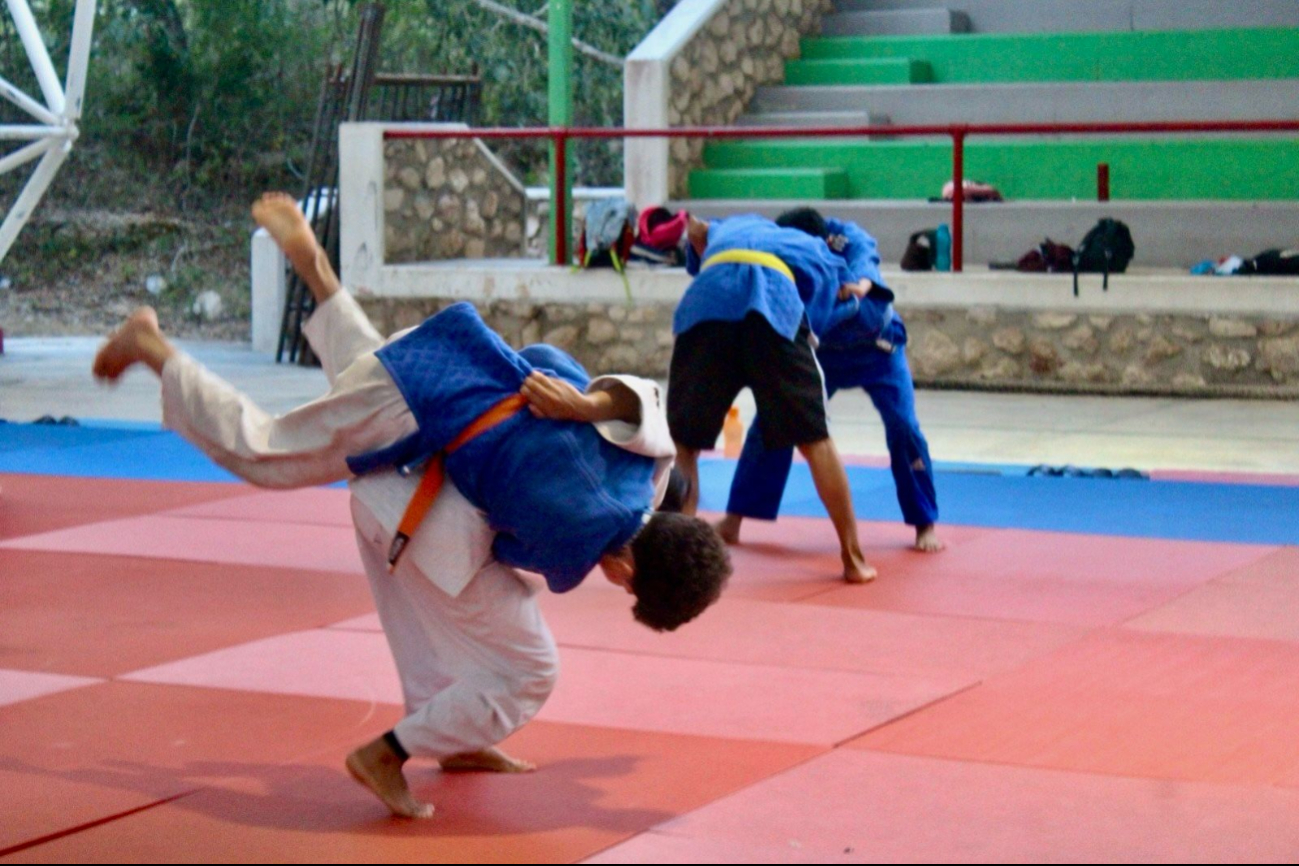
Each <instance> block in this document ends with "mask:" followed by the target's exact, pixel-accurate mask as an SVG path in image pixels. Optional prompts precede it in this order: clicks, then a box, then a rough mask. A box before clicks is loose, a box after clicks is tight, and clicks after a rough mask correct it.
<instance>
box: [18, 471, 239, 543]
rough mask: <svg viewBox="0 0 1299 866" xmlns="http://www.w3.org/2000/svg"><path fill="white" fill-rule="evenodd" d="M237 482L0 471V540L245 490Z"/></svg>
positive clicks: (165, 507)
mask: <svg viewBox="0 0 1299 866" xmlns="http://www.w3.org/2000/svg"><path fill="white" fill-rule="evenodd" d="M252 489H253V488H251V487H246V486H244V485H242V484H207V483H181V482H175V481H119V480H115V479H107V478H61V477H58V476H53V475H10V474H5V473H0V538H17V537H18V536H20V535H32V534H34V533H37V532H49V531H50V530H54V529H63V528H65V527H69V526H79V525H81V524H83V523H95V522H98V521H101V520H110V519H114V518H120V517H131V516H134V515H139V514H152V513H154V512H158V511H165V510H167V509H169V508H183V507H184V506H186V505H193V504H196V503H200V502H212V501H215V500H220V499H224V498H226V497H228V496H239V495H241V494H247V493H248V492H249V491H250V490H252Z"/></svg>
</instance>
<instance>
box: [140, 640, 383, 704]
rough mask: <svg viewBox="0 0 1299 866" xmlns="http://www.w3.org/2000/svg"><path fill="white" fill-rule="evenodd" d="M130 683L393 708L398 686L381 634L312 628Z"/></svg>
mask: <svg viewBox="0 0 1299 866" xmlns="http://www.w3.org/2000/svg"><path fill="white" fill-rule="evenodd" d="M124 679H127V680H131V681H134V682H145V683H158V684H170V685H181V686H206V687H209V688H219V689H243V690H245V691H250V692H266V693H270V694H278V695H303V696H308V697H317V698H338V699H340V700H355V701H373V702H377V703H386V704H393V705H398V704H401V702H402V697H401V683H400V681H398V679H397V669H396V666H395V665H394V664H393V660H392V655H391V654H390V653H389V651H388V643H387V641H386V640H385V639H384V637H383V634H382V633H378V634H376V633H373V632H361V631H347V630H343V629H312V630H310V631H299V632H291V633H289V634H282V635H276V636H275V637H269V638H265V639H263V640H257V641H252V642H250V643H245V644H240V645H239V646H235V647H230V648H229V649H223V650H217V651H215V652H210V653H206V654H204V655H199V656H194V657H192V658H187V659H181V660H180V661H175V662H171V663H169V664H164V665H159V666H158V667H153V668H147V669H145V670H141V671H135V672H134V673H131V674H127V675H126V676H125V677H124Z"/></svg>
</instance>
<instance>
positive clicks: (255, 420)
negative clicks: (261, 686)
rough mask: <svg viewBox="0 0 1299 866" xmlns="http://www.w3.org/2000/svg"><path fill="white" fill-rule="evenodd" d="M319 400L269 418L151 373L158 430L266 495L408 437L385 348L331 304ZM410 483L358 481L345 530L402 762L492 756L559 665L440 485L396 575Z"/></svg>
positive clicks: (312, 326)
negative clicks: (391, 549) (379, 647)
mask: <svg viewBox="0 0 1299 866" xmlns="http://www.w3.org/2000/svg"><path fill="white" fill-rule="evenodd" d="M304 331H305V332H306V334H307V337H308V339H309V340H310V342H311V346H312V349H313V350H314V351H315V352H316V355H317V356H318V357H319V358H320V360H321V365H322V366H323V368H324V370H325V374H326V376H327V377H328V379H329V383H330V390H329V392H328V393H327V394H326V395H325V396H323V397H321V398H319V399H317V400H314V401H312V402H311V403H308V404H306V405H305V406H301V407H298V408H297V409H294V410H292V411H291V412H288V413H285V414H284V415H282V416H278V417H273V416H270V415H268V414H267V413H265V412H264V411H262V410H261V409H259V408H258V407H257V406H256V405H255V404H253V403H252V401H251V400H250V399H248V398H247V397H246V396H245V395H243V394H240V393H239V392H238V391H236V390H235V389H234V388H233V387H232V386H231V385H230V384H229V383H227V382H225V381H224V380H222V379H220V378H219V377H217V376H215V375H213V374H212V373H211V372H209V371H207V370H206V369H204V368H203V367H202V366H201V365H200V364H198V363H197V362H196V361H194V360H193V359H192V358H190V357H189V356H187V355H185V354H184V353H177V354H176V355H175V356H174V357H173V358H171V359H170V360H168V362H167V364H166V365H165V366H164V368H163V371H162V396H163V421H164V424H165V425H166V426H168V427H170V428H172V429H175V430H177V431H178V432H180V433H181V434H182V435H184V436H185V437H186V438H188V439H189V440H190V441H192V442H193V443H194V444H196V445H197V446H198V447H200V448H201V449H203V451H204V452H205V453H207V454H208V456H210V457H211V458H212V459H213V460H214V461H215V462H217V463H218V464H219V465H221V466H223V467H225V468H226V469H228V470H230V471H231V472H233V473H234V474H236V475H238V476H239V477H241V478H244V479H245V480H248V481H250V482H252V483H254V484H258V485H261V486H267V487H282V488H288V487H304V486H309V485H315V484H324V483H330V482H332V481H336V480H340V479H343V478H350V477H351V473H350V472H349V471H348V469H347V464H346V458H347V457H348V456H350V455H353V454H359V453H363V452H365V451H368V450H371V449H373V448H378V447H382V446H384V445H387V444H390V443H392V442H395V441H397V440H398V439H400V438H402V437H404V436H406V435H408V434H409V433H411V432H413V431H414V430H415V429H416V424H415V421H414V419H413V417H412V416H411V415H410V412H409V408H408V407H406V404H405V401H404V400H403V399H402V398H401V394H400V392H399V391H398V390H397V388H396V385H395V384H394V383H393V382H392V379H391V378H390V377H389V376H388V374H387V372H386V371H385V370H384V369H383V366H382V364H381V363H380V362H379V361H378V359H377V358H375V356H374V354H373V353H374V351H375V350H376V349H378V348H380V347H381V346H382V345H383V342H384V341H383V339H382V338H381V337H380V336H379V334H378V332H376V331H375V330H374V328H373V327H372V326H371V325H370V322H369V321H368V320H367V319H366V317H365V314H364V313H363V312H362V311H361V309H360V307H359V306H358V305H357V304H356V302H355V301H354V300H353V299H352V298H351V297H350V296H348V295H347V294H346V293H342V292H340V293H339V294H338V295H335V296H334V297H333V298H331V299H330V300H329V301H327V302H326V303H324V304H322V305H320V307H319V308H318V309H317V311H316V313H315V315H313V317H312V319H311V320H310V321H309V322H308V323H307V326H306V327H305V328H304ZM417 484H418V478H414V477H411V478H405V477H403V476H400V475H398V474H397V473H396V472H393V471H383V472H379V473H375V474H373V475H371V476H366V477H364V478H361V479H355V480H353V481H352V482H351V487H352V493H353V496H352V516H353V521H354V523H355V525H356V537H357V544H358V545H359V547H360V552H361V560H362V562H363V563H364V565H365V572H366V576H367V577H368V578H369V581H370V589H371V592H372V593H373V595H374V602H375V607H376V608H377V609H378V612H379V619H380V621H381V622H382V624H383V630H384V634H385V635H386V636H387V639H388V645H389V647H390V648H391V650H392V654H393V658H394V659H395V661H396V664H397V671H398V673H399V675H400V677H401V685H402V693H403V695H404V698H405V704H406V713H407V715H406V717H405V718H403V719H402V720H401V721H400V722H399V723H398V724H397V725H396V727H395V728H394V732H395V734H396V737H397V739H398V741H399V742H400V743H401V745H402V747H403V748H405V749H406V751H407V752H409V753H410V754H411V755H414V756H424V757H432V758H442V757H447V756H450V755H455V754H460V753H463V752H472V751H477V750H479V749H483V748H486V747H488V746H491V745H494V744H496V743H498V742H500V741H501V740H503V739H504V738H505V737H507V736H509V735H510V734H511V733H513V732H514V731H516V730H517V729H518V728H520V727H521V726H522V725H524V724H525V723H526V722H527V721H528V720H530V719H531V718H532V717H533V716H534V715H536V713H537V711H538V710H539V709H541V706H542V704H543V703H545V701H546V698H547V697H549V695H550V692H551V690H552V689H553V688H554V685H555V681H556V677H557V675H558V670H559V669H558V653H557V651H556V648H555V642H554V638H553V637H552V636H551V634H550V630H549V628H547V626H546V623H545V621H544V620H543V619H542V616H541V611H540V610H539V608H538V606H537V602H536V598H535V596H536V592H537V590H536V589H535V588H534V587H533V586H531V585H529V584H528V583H525V582H524V581H523V580H522V579H521V578H520V577H519V576H518V575H517V574H516V573H515V571H514V569H512V568H510V567H508V566H506V565H503V564H501V563H499V562H497V561H495V560H494V559H493V558H492V557H491V539H492V531H491V528H490V527H489V526H488V525H487V523H486V520H485V519H484V518H483V516H482V515H481V514H480V513H479V512H477V511H476V510H475V509H473V507H472V505H470V504H469V503H468V502H467V501H466V500H465V499H464V497H463V496H461V495H460V493H459V491H458V490H456V489H455V487H454V485H453V484H452V483H451V482H450V480H449V479H448V481H447V483H446V485H445V486H444V487H443V491H442V494H441V495H440V496H439V499H438V502H437V503H436V504H435V505H434V508H433V510H432V511H431V512H430V514H429V516H428V517H427V518H426V519H425V521H424V525H423V526H421V527H420V530H419V531H418V532H416V534H415V535H414V537H412V539H411V542H410V545H409V546H408V548H407V551H406V554H405V555H404V556H403V557H402V560H401V561H400V562H399V564H398V567H397V569H396V571H395V572H394V573H391V574H390V573H389V572H388V564H387V551H388V545H389V543H390V542H391V540H392V535H393V533H392V529H393V528H394V527H395V526H396V522H397V520H398V519H399V518H400V516H401V513H402V512H403V511H404V510H405V507H406V504H407V502H409V500H410V496H411V495H412V494H413V493H414V490H415V487H416V485H417Z"/></svg>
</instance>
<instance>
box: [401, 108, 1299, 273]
mask: <svg viewBox="0 0 1299 866" xmlns="http://www.w3.org/2000/svg"><path fill="white" fill-rule="evenodd" d="M1188 132H1191V133H1194V132H1299V120H1203V121H1195V120H1176V121H1148V122H1139V123H984V124H976V123H970V124H949V125H936V124H935V125H917V126H844V127H838V126H836V127H816V126H814V127H803V128H798V129H792V128H789V127H782V126H721V127H719V126H678V127H673V128H671V129H603V128H586V127H529V128H509V127H489V128H484V129H468V130H464V129H437V130H431V129H421V130H413V129H412V130H404V129H390V130H387V131H386V132H385V133H384V138H385V139H403V138H481V139H487V140H492V139H549V140H551V141H553V142H554V145H555V153H556V156H557V157H558V159H557V165H558V169H557V173H558V175H559V177H558V178H557V180H558V184H557V186H558V188H559V189H565V190H566V189H567V188H568V186H567V183H568V178H567V177H566V176H565V171H566V161H565V159H564V155H565V152H566V150H567V147H568V140H569V139H574V138H576V139H584V138H596V139H606V138H704V139H712V140H728V139H736V138H744V139H749V138H864V137H867V136H872V135H886V136H892V137H897V138H902V137H912V136H922V135H946V136H950V137H951V139H952V184H953V187H954V189H953V193H952V270H954V271H960V270H961V269H962V267H963V264H964V248H965V190H964V184H963V181H964V180H965V139H966V138H967V137H968V136H971V135H994V136H996V135H1060V134H1068V135H1107V134H1113V133H1133V134H1138V135H1169V134H1174V133H1188ZM558 198H559V201H555V202H551V219H552V221H553V223H554V224H555V225H564V224H565V223H566V222H567V219H566V213H565V208H566V206H567V202H566V201H565V199H566V196H559V197H558ZM566 235H567V232H558V233H557V236H556V238H555V246H554V263H555V264H567V263H568V259H569V254H568V241H569V239H568V237H566Z"/></svg>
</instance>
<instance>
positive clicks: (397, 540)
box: [388, 394, 528, 571]
mask: <svg viewBox="0 0 1299 866" xmlns="http://www.w3.org/2000/svg"><path fill="white" fill-rule="evenodd" d="M526 405H528V401H527V398H525V397H524V396H523V395H522V394H511V395H510V396H508V397H506V398H505V399H504V400H502V401H500V402H499V403H497V404H496V405H495V406H493V407H492V408H490V409H488V410H487V411H486V412H484V413H483V414H481V415H479V416H478V417H477V418H475V419H474V420H473V422H472V423H471V424H470V425H469V426H468V427H466V428H465V429H463V430H461V431H460V435H459V436H457V437H456V438H454V439H452V440H451V442H450V443H449V444H448V445H447V447H445V448H443V449H442V450H441V451H439V452H438V453H436V454H434V455H433V456H432V458H430V459H429V462H428V466H426V467H425V468H424V477H423V478H421V479H420V482H419V487H418V488H417V489H416V490H415V495H414V496H412V497H411V500H410V504H409V505H407V506H406V513H405V514H403V515H402V516H401V523H399V524H398V525H397V534H396V536H394V537H393V539H392V546H391V547H389V548H388V570H389V571H392V570H393V569H395V568H396V567H397V560H398V559H400V558H401V554H402V551H404V550H405V549H406V545H407V544H408V543H409V542H410V537H411V536H412V535H414V534H415V530H416V529H418V528H419V525H420V524H421V523H422V522H423V521H424V517H425V516H426V515H427V514H428V510H429V509H430V508H432V507H433V503H434V502H435V501H437V498H438V493H439V492H440V491H441V490H442V481H443V479H445V478H446V467H445V465H444V464H445V461H446V456H447V455H448V454H451V453H452V452H454V451H455V450H456V449H457V448H459V447H460V446H462V445H464V444H465V443H466V442H468V441H469V440H471V439H473V438H474V437H475V436H478V435H480V434H483V433H486V432H487V431H488V430H491V429H492V428H493V427H495V426H496V425H498V424H500V423H502V422H504V421H507V420H509V419H510V418H512V417H514V415H516V414H517V413H518V412H519V411H520V410H522V409H523V407H524V406H526Z"/></svg>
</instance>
